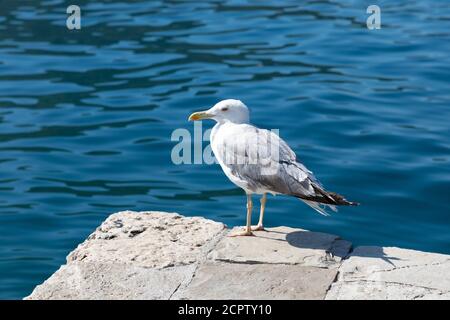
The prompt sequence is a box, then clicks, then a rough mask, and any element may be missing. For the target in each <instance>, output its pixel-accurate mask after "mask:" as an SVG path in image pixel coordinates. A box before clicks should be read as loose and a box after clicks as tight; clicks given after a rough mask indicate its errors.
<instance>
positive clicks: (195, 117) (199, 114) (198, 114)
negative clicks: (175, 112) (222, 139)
mask: <svg viewBox="0 0 450 320" xmlns="http://www.w3.org/2000/svg"><path fill="white" fill-rule="evenodd" d="M212 117H213V116H212V115H210V114H208V113H207V112H206V111H199V112H194V113H193V114H191V115H190V116H189V121H197V120H203V119H211V118H212Z"/></svg>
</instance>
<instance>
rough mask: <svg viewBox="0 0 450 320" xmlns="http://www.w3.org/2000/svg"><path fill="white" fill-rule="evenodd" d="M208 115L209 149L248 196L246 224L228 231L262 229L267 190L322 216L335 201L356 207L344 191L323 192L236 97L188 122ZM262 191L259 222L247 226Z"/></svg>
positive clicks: (333, 206) (274, 134)
mask: <svg viewBox="0 0 450 320" xmlns="http://www.w3.org/2000/svg"><path fill="white" fill-rule="evenodd" d="M205 119H212V120H215V121H216V122H217V123H216V125H215V126H214V128H213V129H212V131H211V136H210V143H211V149H212V151H213V153H214V156H215V157H216V159H217V161H218V163H219V164H220V166H221V167H222V170H223V172H224V173H225V175H226V176H227V177H228V179H230V180H231V182H233V183H234V184H235V185H237V186H238V187H240V188H242V189H243V190H244V191H245V193H246V195H247V224H246V227H245V230H244V231H243V232H239V233H236V234H233V235H231V236H252V235H253V233H252V231H262V230H264V225H263V219H264V210H265V207H266V200H267V194H268V193H270V194H272V195H278V194H284V195H289V196H294V197H296V198H299V199H300V200H302V201H303V202H305V203H306V204H307V205H309V206H310V207H312V208H313V209H315V210H316V211H317V212H319V213H320V214H322V215H329V214H328V212H327V209H331V210H333V211H337V209H336V206H356V205H358V203H356V202H351V201H347V200H346V199H345V198H344V197H343V196H341V195H339V194H337V193H334V192H329V191H326V190H325V189H324V188H323V187H322V185H321V184H320V182H319V181H318V180H317V179H316V177H315V176H314V175H313V173H312V172H311V171H309V170H308V169H307V168H306V167H305V166H304V165H303V164H301V163H300V162H298V161H297V157H296V155H295V153H294V151H292V149H291V148H290V147H289V146H288V145H287V143H286V142H285V141H284V140H282V139H281V138H280V137H279V136H278V135H277V134H276V133H274V132H273V131H271V130H266V129H260V128H257V127H255V126H253V125H251V124H250V112H249V109H248V108H247V106H246V105H245V104H244V103H243V102H241V101H240V100H235V99H227V100H222V101H220V102H218V103H217V104H215V105H214V106H213V107H212V108H210V109H208V110H205V111H200V112H194V113H193V114H191V115H190V116H189V121H198V120H205ZM253 194H258V195H262V197H261V200H260V203H261V206H260V214H259V222H258V225H257V226H256V227H252V225H251V215H252V210H253V202H252V195H253Z"/></svg>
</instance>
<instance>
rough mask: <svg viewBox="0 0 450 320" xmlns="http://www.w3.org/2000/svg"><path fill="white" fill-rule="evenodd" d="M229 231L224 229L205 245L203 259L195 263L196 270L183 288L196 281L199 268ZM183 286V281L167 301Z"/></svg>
mask: <svg viewBox="0 0 450 320" xmlns="http://www.w3.org/2000/svg"><path fill="white" fill-rule="evenodd" d="M228 232H229V231H228V229H227V227H226V226H225V227H224V229H223V230H222V231H221V232H220V233H218V234H217V235H216V236H215V237H214V238H213V239H211V240H210V241H209V242H208V243H206V244H205V247H207V249H206V250H205V252H204V254H203V255H202V257H201V259H198V261H197V262H196V263H194V265H195V268H194V271H193V272H192V275H191V278H190V279H189V280H188V281H187V282H186V283H185V285H183V288H188V287H189V285H190V284H191V283H192V280H194V278H195V275H196V273H197V271H198V268H199V267H200V266H201V265H202V264H203V263H204V262H205V261H206V260H207V257H208V254H209V253H210V252H211V251H213V250H214V249H215V248H216V245H217V243H218V242H219V241H220V240H221V239H222V238H223V237H224V236H225V235H226V234H227V233H228ZM208 247H209V248H208ZM182 284H183V281H181V282H180V283H179V284H178V286H177V287H176V288H175V290H174V291H173V292H172V293H171V294H170V296H169V298H168V299H167V300H171V299H172V297H173V296H174V295H175V294H176V293H177V292H178V290H179V289H180V288H181V286H182Z"/></svg>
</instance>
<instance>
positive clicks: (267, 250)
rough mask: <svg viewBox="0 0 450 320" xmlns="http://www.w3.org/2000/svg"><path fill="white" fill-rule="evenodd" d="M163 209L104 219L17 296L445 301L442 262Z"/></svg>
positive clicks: (448, 260) (448, 279) (447, 290)
mask: <svg viewBox="0 0 450 320" xmlns="http://www.w3.org/2000/svg"><path fill="white" fill-rule="evenodd" d="M240 229H241V228H239V229H233V230H231V231H229V230H227V229H226V228H225V226H224V225H223V224H221V223H217V222H214V221H211V220H207V219H203V218H199V217H193V218H186V217H182V216H180V215H178V214H175V213H165V212H140V213H137V212H131V211H125V212H119V213H116V214H113V215H111V216H110V217H109V218H108V219H106V220H105V222H104V223H102V225H101V226H100V227H98V228H97V230H95V232H93V233H92V234H91V235H90V236H89V237H88V239H87V240H86V241H84V242H83V243H82V244H80V245H79V246H78V247H77V248H76V249H75V250H74V251H73V252H72V253H70V254H69V256H68V258H67V264H66V265H63V266H62V267H61V268H60V269H59V270H58V271H57V272H55V273H54V274H53V275H52V276H51V277H50V278H49V279H48V280H47V281H45V282H44V283H43V284H42V285H39V286H37V287H36V288H35V290H34V291H33V293H32V294H31V295H30V296H29V297H27V298H26V299H450V256H448V255H442V254H434V253H426V252H420V251H414V250H406V249H399V248H383V247H358V248H356V249H354V250H353V251H350V250H351V244H350V242H348V241H345V240H342V239H340V238H339V237H337V236H335V235H330V234H324V233H318V232H310V231H306V230H302V229H293V228H288V227H277V228H269V229H268V231H258V232H255V237H228V235H230V234H231V233H234V232H237V231H240Z"/></svg>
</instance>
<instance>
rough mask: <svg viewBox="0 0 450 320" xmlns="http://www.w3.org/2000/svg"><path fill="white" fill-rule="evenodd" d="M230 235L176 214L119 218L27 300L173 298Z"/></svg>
mask: <svg viewBox="0 0 450 320" xmlns="http://www.w3.org/2000/svg"><path fill="white" fill-rule="evenodd" d="M224 231H225V226H224V225H223V224H222V223H218V222H214V221H211V220H207V219H204V218H199V217H193V218H186V217H183V216H180V215H178V214H175V213H166V212H139V213H138V212H132V211H125V212H119V213H115V214H113V215H111V216H109V217H108V218H107V219H106V220H105V221H104V222H103V223H102V225H101V226H100V227H98V228H97V229H96V230H95V232H94V233H92V234H91V235H90V236H89V237H88V239H87V240H86V241H84V242H83V243H82V244H80V245H79V246H78V247H77V248H76V249H75V250H74V251H73V252H72V253H70V254H69V256H68V257H67V264H66V265H64V266H62V267H61V268H60V269H59V270H58V271H57V272H56V273H54V274H53V275H52V276H51V277H50V278H49V279H48V280H47V281H45V282H44V283H43V284H42V285H40V286H37V287H36V288H35V290H34V291H33V293H32V294H31V295H30V296H29V297H27V299H169V298H170V297H171V295H172V294H173V293H174V292H175V291H176V290H177V289H178V288H180V287H183V286H184V285H185V284H186V283H189V282H190V280H191V279H192V276H193V274H194V271H195V269H196V264H197V263H198V262H201V261H202V260H204V259H205V258H206V254H207V253H208V251H209V250H211V248H212V247H211V246H213V245H214V243H215V241H216V238H217V239H218V236H220V235H221V234H222V233H223V232H224Z"/></svg>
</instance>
